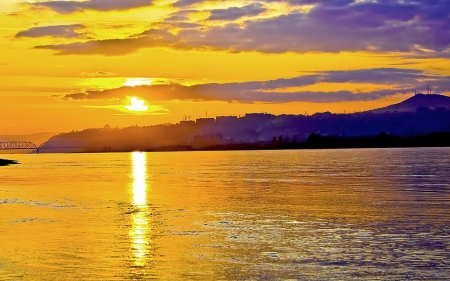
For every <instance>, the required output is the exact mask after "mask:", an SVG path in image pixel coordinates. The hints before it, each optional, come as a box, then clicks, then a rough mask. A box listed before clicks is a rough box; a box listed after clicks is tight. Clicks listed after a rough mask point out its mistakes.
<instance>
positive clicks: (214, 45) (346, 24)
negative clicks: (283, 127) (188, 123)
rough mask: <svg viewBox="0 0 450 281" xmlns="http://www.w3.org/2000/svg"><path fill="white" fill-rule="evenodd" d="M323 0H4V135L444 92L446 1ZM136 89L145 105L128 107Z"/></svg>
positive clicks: (341, 105)
mask: <svg viewBox="0 0 450 281" xmlns="http://www.w3.org/2000/svg"><path fill="white" fill-rule="evenodd" d="M305 2H306V1H305ZM329 2H330V1H328V2H327V1H324V0H315V1H308V3H309V4H308V5H304V4H298V3H301V1H244V0H242V1H234V0H233V1H200V0H180V1H174V0H154V1H150V0H130V1H123V2H121V1H106V0H87V1H81V2H80V1H64V2H62V1H48V0H43V1H28V2H24V1H19V0H2V4H1V9H0V11H1V12H0V54H1V55H0V77H1V81H2V83H1V84H0V98H1V100H2V102H1V103H0V112H1V116H2V122H0V135H5V134H31V133H37V132H66V131H71V130H81V129H85V128H95V127H103V126H104V125H105V124H109V125H111V126H113V127H115V126H118V127H125V126H131V125H135V124H137V125H141V126H142V125H151V124H160V123H176V122H178V121H180V120H182V119H183V118H185V117H186V116H190V117H191V118H192V119H195V118H199V117H204V116H205V115H206V111H207V112H208V116H209V117H214V116H220V115H244V114H245V113H249V112H268V113H273V114H284V113H286V114H304V113H305V112H307V114H313V113H315V112H319V111H320V112H323V111H331V112H336V113H341V112H344V110H345V111H346V112H355V111H362V110H367V109H372V108H376V107H382V106H385V105H388V104H392V103H395V102H399V101H401V100H403V99H406V98H407V97H409V96H411V95H412V94H413V89H415V88H418V89H419V90H423V91H424V90H425V89H426V85H427V84H430V85H431V86H433V89H435V91H436V92H439V93H442V94H449V93H450V91H449V87H450V86H449V85H450V80H449V77H450V60H449V59H448V58H449V57H450V56H449V44H450V38H449V37H450V35H449V32H448V31H446V29H448V25H446V24H447V22H448V15H449V10H450V6H449V5H446V4H445V3H444V4H443V3H440V4H439V3H438V4H435V5H434V6H433V5H428V6H427V5H422V4H420V3H419V4H418V3H415V2H413V1H398V3H396V1H392V3H391V4H390V6H386V5H384V6H380V5H381V3H377V2H376V1H354V3H351V2H353V1H348V2H349V3H347V4H345V5H344V4H342V5H341V6H339V5H338V4H333V5H331V4H330V3H331V2H330V3H329ZM342 2H345V1H342ZM408 5H409V6H408ZM439 5H442V6H441V7H440V6H439ZM381 8H383V9H385V10H386V11H387V12H384V13H381V12H379V11H380V9H381ZM406 8H408V9H406ZM336 11H339V13H336ZM433 11H444V17H442V19H441V18H436V16H435V18H434V19H433V21H431V20H429V19H428V18H427V17H425V15H426V13H430V14H432V13H433ZM445 15H447V19H445ZM375 16H376V17H375ZM368 18H370V19H372V18H375V19H377V20H376V21H375V20H373V21H370V20H367V19H368ZM393 21H394V23H393ZM399 26H401V27H399ZM445 26H447V28H445ZM421 28H422V29H424V30H427V32H426V33H423V34H422V33H420V32H421V31H420V30H422V29H421ZM383 32H384V33H383ZM430 34H431V35H430ZM429 36H434V37H429ZM133 96H137V97H139V98H141V99H143V100H145V105H146V106H148V110H147V111H145V112H134V111H130V110H128V109H127V108H126V107H125V106H126V105H129V104H130V98H131V97H133Z"/></svg>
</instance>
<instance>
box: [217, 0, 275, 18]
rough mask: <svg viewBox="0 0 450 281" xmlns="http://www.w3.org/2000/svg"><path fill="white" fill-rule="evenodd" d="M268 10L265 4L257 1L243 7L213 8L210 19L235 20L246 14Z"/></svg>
mask: <svg viewBox="0 0 450 281" xmlns="http://www.w3.org/2000/svg"><path fill="white" fill-rule="evenodd" d="M266 10H267V9H266V8H265V7H264V6H263V5H261V4H259V3H255V4H251V5H247V6H244V7H241V8H237V7H234V8H229V9H217V10H212V11H211V16H210V17H209V18H208V19H209V20H228V21H233V20H237V19H239V18H242V17H245V16H247V17H251V16H257V15H259V14H261V13H263V12H265V11H266Z"/></svg>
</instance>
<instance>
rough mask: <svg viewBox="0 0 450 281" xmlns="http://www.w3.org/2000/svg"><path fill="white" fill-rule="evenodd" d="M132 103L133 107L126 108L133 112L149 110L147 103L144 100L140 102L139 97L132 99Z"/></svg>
mask: <svg viewBox="0 0 450 281" xmlns="http://www.w3.org/2000/svg"><path fill="white" fill-rule="evenodd" d="M130 103H131V105H127V106H125V107H126V108H127V109H128V110H131V111H147V109H148V106H147V105H145V101H144V100H140V99H138V98H137V97H132V98H131V99H130Z"/></svg>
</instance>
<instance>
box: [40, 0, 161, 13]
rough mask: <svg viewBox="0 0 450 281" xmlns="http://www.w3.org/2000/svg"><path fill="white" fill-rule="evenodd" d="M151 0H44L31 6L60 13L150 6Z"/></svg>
mask: <svg viewBox="0 0 450 281" xmlns="http://www.w3.org/2000/svg"><path fill="white" fill-rule="evenodd" d="M152 2H153V1H152V0H88V1H83V2H80V1H45V2H37V3H33V4H32V5H33V6H40V7H47V8H50V9H52V10H54V11H56V12H58V13H61V14H69V13H73V12H77V11H83V10H97V11H113V10H129V9H134V8H139V7H145V6H150V5H151V4H152Z"/></svg>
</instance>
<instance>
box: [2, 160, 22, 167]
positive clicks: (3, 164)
mask: <svg viewBox="0 0 450 281" xmlns="http://www.w3.org/2000/svg"><path fill="white" fill-rule="evenodd" d="M11 164H19V162H17V161H16V160H8V159H0V166H8V165H11Z"/></svg>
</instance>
